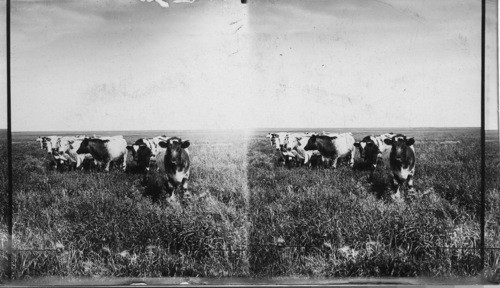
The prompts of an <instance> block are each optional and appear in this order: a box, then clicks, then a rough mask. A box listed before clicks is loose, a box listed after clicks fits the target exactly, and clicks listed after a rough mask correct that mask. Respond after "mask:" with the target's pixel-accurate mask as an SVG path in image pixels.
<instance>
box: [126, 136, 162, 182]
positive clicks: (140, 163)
mask: <svg viewBox="0 0 500 288" xmlns="http://www.w3.org/2000/svg"><path fill="white" fill-rule="evenodd" d="M157 150H158V149H157V147H156V144H154V142H153V141H152V140H151V139H148V138H141V139H138V140H137V141H135V143H134V144H132V145H127V158H128V159H129V160H128V161H130V162H133V163H134V164H133V165H129V163H128V162H127V167H128V168H131V169H129V171H132V169H133V170H135V171H137V172H141V173H147V172H148V171H149V168H150V165H151V160H153V161H154V159H155V156H156V152H157ZM130 164H131V163H130Z"/></svg>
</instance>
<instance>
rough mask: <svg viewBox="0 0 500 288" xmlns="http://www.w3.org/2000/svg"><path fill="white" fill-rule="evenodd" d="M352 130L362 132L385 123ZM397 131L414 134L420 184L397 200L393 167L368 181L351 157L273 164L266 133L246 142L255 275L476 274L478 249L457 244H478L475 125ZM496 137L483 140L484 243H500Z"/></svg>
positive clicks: (477, 150)
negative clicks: (339, 161)
mask: <svg viewBox="0 0 500 288" xmlns="http://www.w3.org/2000/svg"><path fill="white" fill-rule="evenodd" d="M353 132H354V133H353V134H354V136H355V138H356V139H358V140H359V139H361V138H362V137H364V136H366V135H369V134H372V133H374V134H377V133H382V132H387V131H374V130H370V131H362V130H359V131H353ZM392 132H396V133H397V132H402V133H405V134H406V135H409V136H414V137H415V138H416V140H417V142H416V144H415V149H416V154H417V168H416V175H415V186H416V190H417V193H416V194H415V195H409V196H407V198H406V200H405V201H404V202H403V203H394V202H393V201H391V198H390V194H391V193H392V190H391V186H390V172H389V169H388V167H383V169H378V171H377V172H376V173H375V177H374V180H373V181H372V182H369V181H368V179H367V176H368V174H369V172H368V171H364V170H360V169H355V170H353V169H351V168H349V167H347V166H345V165H344V166H343V167H340V168H339V169H337V170H336V171H333V170H331V169H323V168H319V169H309V168H306V167H296V168H292V169H287V168H285V167H278V166H277V162H276V156H275V154H274V151H273V149H272V148H271V147H270V145H269V141H268V140H267V139H266V138H264V137H263V135H265V134H263V133H262V132H260V133H257V134H256V135H255V136H254V137H253V139H251V140H250V141H249V144H248V147H249V152H248V177H249V180H248V183H249V189H250V195H251V196H250V207H249V215H250V216H249V217H250V223H251V228H250V240H249V243H250V244H251V247H250V267H251V269H252V273H253V274H255V275H261V276H270V275H273V276H276V275H283V276H296V275H308V276H317V277H322V276H326V277H331V276H335V277H356V276H360V277H364V276H399V277H404V276H451V275H454V276H458V275H462V276H466V275H475V274H477V272H478V269H479V263H480V257H479V251H478V250H473V249H458V250H455V249H453V248H479V238H480V236H479V235H480V226H479V211H480V193H479V187H480V186H479V185H480V142H479V139H480V138H479V137H480V135H479V129H468V130H467V129H464V130H459V129H450V130H441V131H440V130H432V129H430V130H427V131H426V130H424V129H420V130H410V131H392ZM456 141H460V143H456ZM497 146H498V144H497V143H490V142H488V146H487V149H488V160H487V162H486V164H487V166H488V173H487V177H488V178H487V179H488V184H489V186H488V204H489V205H488V207H487V221H488V226H487V229H488V233H487V243H488V245H490V246H496V247H500V237H498V236H499V234H498V233H499V228H498V224H499V223H500V222H499V221H498V220H499V219H498V215H499V210H498V208H499V206H498V205H499V198H500V197H499V195H498V188H497V187H498V178H497V177H498V176H495V175H498V172H499V169H498V168H499V167H498V161H499V155H498V150H497V149H495V147H497ZM359 161H360V160H359V158H358V156H356V165H355V167H360V166H362V165H359V164H360V163H359ZM264 244H274V245H269V246H264ZM437 247H446V248H437ZM496 259H498V255H497V258H496ZM496 261H498V260H496Z"/></svg>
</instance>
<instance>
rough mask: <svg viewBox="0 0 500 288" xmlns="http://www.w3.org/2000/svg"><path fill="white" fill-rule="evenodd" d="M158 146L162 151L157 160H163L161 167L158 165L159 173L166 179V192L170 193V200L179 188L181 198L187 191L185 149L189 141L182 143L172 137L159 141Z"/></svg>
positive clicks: (188, 164) (188, 167) (188, 162)
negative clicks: (159, 158)
mask: <svg viewBox="0 0 500 288" xmlns="http://www.w3.org/2000/svg"><path fill="white" fill-rule="evenodd" d="M158 145H159V146H160V147H162V148H164V149H163V150H160V151H159V153H158V155H157V158H158V157H161V158H163V163H162V165H158V166H159V167H158V168H159V169H160V173H161V174H164V176H165V177H166V179H165V180H166V184H167V188H168V191H169V192H171V199H173V198H174V197H175V196H174V195H175V193H174V192H175V189H177V188H178V187H180V188H181V197H182V196H183V195H184V193H186V192H187V190H188V181H189V171H190V164H191V162H190V159H189V151H188V150H187V148H188V147H189V145H190V143H189V140H186V141H182V140H181V139H180V138H178V137H172V138H169V139H167V140H163V141H160V142H159V143H158Z"/></svg>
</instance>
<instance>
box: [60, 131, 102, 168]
mask: <svg viewBox="0 0 500 288" xmlns="http://www.w3.org/2000/svg"><path fill="white" fill-rule="evenodd" d="M79 136H80V135H77V136H75V137H61V138H59V140H58V142H57V152H58V153H59V155H60V156H61V157H65V158H66V161H67V164H68V166H69V167H74V168H76V169H79V168H83V166H82V164H83V163H84V162H86V161H91V160H94V158H93V157H92V155H91V154H90V153H86V154H78V153H77V150H78V148H79V147H80V145H81V143H82V141H83V139H84V138H80V137H79Z"/></svg>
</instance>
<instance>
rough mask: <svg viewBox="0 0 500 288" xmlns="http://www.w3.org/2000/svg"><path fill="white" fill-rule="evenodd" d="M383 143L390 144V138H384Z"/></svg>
mask: <svg viewBox="0 0 500 288" xmlns="http://www.w3.org/2000/svg"><path fill="white" fill-rule="evenodd" d="M384 143H385V144H387V145H392V139H389V138H387V139H384Z"/></svg>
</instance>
